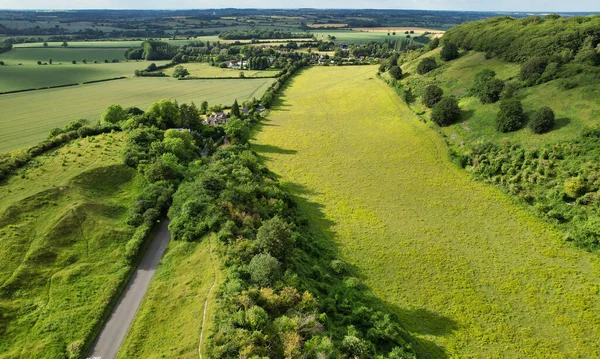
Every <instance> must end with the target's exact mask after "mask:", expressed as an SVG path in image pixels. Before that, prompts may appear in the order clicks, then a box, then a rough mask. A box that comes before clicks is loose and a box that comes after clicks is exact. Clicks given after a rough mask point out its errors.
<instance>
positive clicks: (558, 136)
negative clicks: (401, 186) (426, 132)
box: [380, 15, 600, 252]
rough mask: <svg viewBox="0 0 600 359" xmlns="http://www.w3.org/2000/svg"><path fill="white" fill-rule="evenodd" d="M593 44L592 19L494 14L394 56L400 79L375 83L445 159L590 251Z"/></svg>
mask: <svg viewBox="0 0 600 359" xmlns="http://www.w3.org/2000/svg"><path fill="white" fill-rule="evenodd" d="M598 44H600V16H588V17H580V16H577V17H571V18H560V17H558V16H555V15H552V16H546V17H539V16H532V17H529V18H526V19H520V20H515V19H511V18H508V17H501V18H494V19H489V20H484V21H477V22H472V23H466V24H463V25H460V26H457V27H456V28H453V29H452V30H450V31H448V32H447V33H446V35H444V36H443V38H442V40H441V47H440V48H434V47H435V46H433V45H428V50H429V51H427V50H417V51H414V52H412V53H409V54H406V55H404V56H402V57H401V58H400V59H399V61H398V64H399V65H401V67H402V72H403V75H402V76H401V77H400V79H398V80H395V79H394V78H393V77H392V76H391V75H390V74H388V73H384V74H382V75H381V77H382V78H384V79H385V80H386V81H387V82H388V83H389V84H390V85H392V86H393V87H395V88H396V90H397V91H398V93H399V94H400V95H402V96H403V98H404V100H405V102H406V103H407V104H408V105H409V107H410V108H411V109H412V110H413V112H415V113H416V114H417V115H419V116H420V117H421V119H422V120H423V121H426V122H429V123H430V124H431V126H432V127H434V128H436V130H438V131H439V132H440V133H441V134H442V136H443V137H444V138H445V139H446V142H447V143H448V145H449V146H450V152H451V157H452V158H453V160H454V161H455V163H457V164H458V165H460V166H461V167H464V168H465V169H467V170H468V171H470V172H471V173H472V174H473V175H474V177H475V178H477V179H480V180H482V181H485V182H488V183H492V184H494V185H496V186H498V187H500V188H502V189H503V190H505V191H506V192H507V193H509V194H511V195H513V196H514V198H515V199H518V200H521V201H523V203H524V204H526V205H528V206H531V209H532V210H533V212H534V213H535V214H536V215H538V216H539V217H540V218H543V219H544V220H547V221H548V222H551V223H553V224H555V225H556V226H557V227H558V228H560V229H561V230H563V231H564V233H565V237H564V238H565V240H567V241H572V242H574V243H575V244H577V245H578V246H581V247H583V248H586V249H587V250H590V251H597V252H600V221H599V220H597V218H600V217H598V215H599V214H600V167H599V166H598V163H600V151H598V148H600V52H599V49H598ZM384 70H385V66H383V67H380V71H384ZM396 78H397V77H396ZM457 105H458V106H457ZM435 123H438V124H440V125H441V126H438V125H436V124H435Z"/></svg>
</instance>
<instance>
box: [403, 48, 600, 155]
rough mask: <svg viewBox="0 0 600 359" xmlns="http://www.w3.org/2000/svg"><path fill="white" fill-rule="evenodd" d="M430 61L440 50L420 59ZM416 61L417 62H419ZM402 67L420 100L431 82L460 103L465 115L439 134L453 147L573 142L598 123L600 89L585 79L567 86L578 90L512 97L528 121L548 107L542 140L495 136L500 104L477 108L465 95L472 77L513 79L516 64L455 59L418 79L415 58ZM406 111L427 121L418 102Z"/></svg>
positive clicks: (550, 86)
mask: <svg viewBox="0 0 600 359" xmlns="http://www.w3.org/2000/svg"><path fill="white" fill-rule="evenodd" d="M426 56H434V57H437V58H438V62H439V63H442V61H441V60H439V49H438V50H434V51H432V52H430V53H427V54H425V55H423V56H422V57H426ZM422 57H421V58H422ZM421 58H419V59H416V60H414V61H410V62H408V63H406V64H405V65H403V69H404V70H405V72H409V73H411V76H410V77H408V78H407V79H405V80H404V81H403V82H404V83H405V84H406V85H407V86H409V87H412V88H413V89H414V90H415V94H418V95H420V93H421V92H422V90H423V89H424V88H425V87H426V85H427V84H430V83H435V84H437V85H438V86H440V87H441V88H442V89H443V90H444V93H445V94H446V95H455V96H457V97H459V98H460V102H459V105H460V107H461V109H462V110H463V112H464V115H463V120H462V121H461V122H459V123H458V124H455V125H452V126H449V127H446V128H443V129H442V130H443V132H444V133H445V134H446V135H447V136H448V137H449V138H451V141H452V142H453V143H456V144H462V143H467V144H468V143H474V142H481V141H492V142H496V143H500V142H501V141H503V140H504V139H508V140H510V141H511V142H519V143H522V144H524V145H540V144H546V143H553V142H556V141H557V140H564V139H572V138H576V137H577V136H578V135H579V134H580V133H581V131H582V129H583V128H584V127H587V126H596V125H598V124H599V123H600V121H599V120H598V119H599V118H600V85H599V84H598V82H597V81H592V82H590V81H587V80H586V78H585V75H579V76H577V77H575V78H574V79H572V80H570V81H574V82H576V83H578V84H579V86H577V87H575V88H573V89H566V88H565V87H564V82H565V80H563V79H558V80H553V81H550V82H547V83H545V84H542V85H537V86H533V87H529V88H525V89H521V90H519V91H518V92H517V94H516V97H517V98H518V99H520V100H521V101H522V102H523V108H524V110H525V113H526V115H528V116H532V115H533V114H534V113H535V111H537V110H538V109H540V108H541V107H544V106H549V107H550V108H552V109H553V110H554V112H555V114H556V119H557V121H556V122H557V123H556V126H555V127H554V129H553V130H552V131H550V132H549V133H546V134H543V135H537V134H534V133H533V132H532V131H531V130H530V129H529V128H528V127H525V128H523V129H521V130H519V131H515V132H511V133H499V132H497V131H496V129H495V122H496V114H497V112H498V110H499V104H498V103H496V104H486V105H484V104H481V102H480V101H479V99H477V98H475V97H471V96H469V95H468V93H467V91H468V90H469V88H470V87H471V85H472V84H473V80H474V78H475V75H476V74H477V73H478V72H479V71H481V70H483V69H491V70H494V71H495V72H496V74H497V77H498V78H499V79H501V80H509V79H517V78H518V76H519V71H520V66H519V64H514V63H507V62H504V61H502V60H499V59H497V58H492V59H489V60H486V59H485V57H484V54H483V53H476V52H468V53H464V54H463V55H462V56H461V57H460V58H459V59H457V60H454V61H451V62H449V63H445V64H444V65H443V66H441V67H440V68H439V69H436V70H434V71H432V72H431V73H429V74H426V75H423V76H421V75H418V74H417V73H416V66H417V64H418V62H419V61H420V59H421ZM411 107H412V108H413V109H414V110H415V111H417V112H424V113H425V117H427V118H428V116H429V110H428V109H427V108H425V107H424V106H423V105H421V104H420V100H419V101H417V102H416V103H414V104H412V105H411Z"/></svg>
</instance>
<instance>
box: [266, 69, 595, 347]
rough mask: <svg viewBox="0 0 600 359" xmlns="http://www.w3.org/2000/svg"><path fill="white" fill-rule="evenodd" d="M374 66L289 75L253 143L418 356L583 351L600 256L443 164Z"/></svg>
mask: <svg viewBox="0 0 600 359" xmlns="http://www.w3.org/2000/svg"><path fill="white" fill-rule="evenodd" d="M376 71H377V68H376V67H329V68H327V67H316V68H312V69H309V70H305V71H304V72H303V73H302V74H301V75H299V76H298V77H296V78H295V79H294V80H292V82H291V85H290V86H289V88H288V89H287V90H286V92H285V95H284V96H283V97H282V98H281V103H280V105H279V107H276V108H275V109H274V110H273V111H272V112H271V114H270V115H269V118H268V121H267V122H266V123H265V126H264V127H263V129H262V131H261V132H259V133H257V134H256V138H255V150H257V151H258V152H259V153H260V154H261V155H262V156H263V157H264V159H265V160H266V162H267V164H268V166H269V168H270V169H271V170H273V171H274V172H275V173H276V174H278V175H279V176H281V181H282V182H283V184H284V186H285V187H286V188H287V189H289V190H290V191H292V193H293V194H295V195H296V196H297V197H298V198H299V201H300V208H301V210H302V212H303V213H305V214H306V215H307V216H308V217H309V222H310V223H311V224H312V229H313V230H314V231H317V232H318V233H320V234H322V235H326V236H328V237H330V239H332V240H334V241H335V242H336V243H337V244H338V245H339V250H340V252H341V254H342V255H343V257H345V259H346V260H348V261H349V262H350V263H351V264H352V265H354V266H356V268H357V270H358V272H359V273H358V274H359V275H360V277H361V279H363V280H364V281H365V283H366V284H367V285H368V286H369V287H370V288H371V289H372V290H373V292H374V293H375V294H376V295H377V296H378V297H379V298H381V299H382V300H383V301H384V302H386V303H387V304H388V305H389V306H390V308H391V309H392V310H393V311H394V312H396V313H397V314H398V315H399V317H400V321H401V322H402V323H403V324H404V325H405V327H406V328H407V329H408V330H409V331H410V332H411V333H412V334H413V335H414V336H415V338H416V340H415V346H416V349H417V351H418V352H419V353H420V354H421V356H422V357H444V356H448V357H453V358H585V357H587V358H589V357H596V356H597V354H598V352H599V351H600V342H598V337H599V336H600V302H599V301H598V295H599V293H600V258H598V256H597V255H593V254H590V253H587V252H584V251H581V250H580V249H577V248H574V247H571V246H569V245H568V244H564V243H563V241H562V239H561V234H560V233H557V232H556V231H555V230H554V229H553V228H551V227H549V226H548V225H546V224H544V223H542V222H541V221H539V220H537V219H536V218H534V217H533V216H532V215H530V214H529V213H528V212H526V211H525V210H524V209H522V208H521V207H518V206H516V205H514V204H513V203H512V202H511V201H510V199H509V198H508V197H506V196H505V195H503V194H502V193H500V191H499V190H497V189H495V188H492V187H489V186H487V185H484V184H482V183H478V182H475V181H473V180H471V179H470V178H469V175H468V174H467V173H465V172H463V171H462V170H461V169H459V168H457V167H455V166H454V165H452V164H451V163H450V162H449V160H448V156H447V148H446V147H445V145H444V143H443V141H442V139H441V138H440V137H439V136H438V135H437V134H436V133H435V131H433V130H432V129H430V128H429V127H427V125H425V124H423V123H422V122H420V121H418V119H417V118H416V117H415V116H414V115H413V114H412V113H411V112H410V111H409V109H408V108H407V107H406V106H405V105H404V104H403V103H402V101H401V100H400V99H399V98H398V96H396V94H395V93H394V91H393V89H391V88H389V87H388V85H386V84H385V83H383V82H382V81H380V80H378V79H377V78H376V77H375V73H376Z"/></svg>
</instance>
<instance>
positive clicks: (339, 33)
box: [311, 30, 414, 44]
mask: <svg viewBox="0 0 600 359" xmlns="http://www.w3.org/2000/svg"><path fill="white" fill-rule="evenodd" d="M392 31H393V30H392ZM392 31H390V35H389V36H388V34H387V32H372V31H369V32H367V31H352V30H314V31H311V32H312V33H313V34H314V35H315V37H316V38H317V40H323V41H327V36H328V35H332V36H335V41H337V42H352V43H359V44H360V43H365V42H369V41H380V42H381V41H384V40H386V39H388V40H400V39H403V38H405V37H406V36H407V35H406V34H404V32H396V35H392ZM413 35H414V34H413ZM413 35H411V36H413Z"/></svg>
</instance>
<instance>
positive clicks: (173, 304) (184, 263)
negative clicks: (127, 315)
mask: <svg viewBox="0 0 600 359" xmlns="http://www.w3.org/2000/svg"><path fill="white" fill-rule="evenodd" d="M210 250H211V249H210V244H209V240H208V239H206V240H203V241H201V242H197V243H188V242H181V241H171V242H170V243H169V247H168V248H167V252H166V254H165V257H164V258H163V259H162V261H161V264H160V266H159V267H158V270H157V272H156V275H155V277H154V278H153V280H152V284H151V286H150V289H149V290H148V293H147V294H146V297H145V298H144V302H143V303H142V306H141V307H140V309H139V311H138V313H137V315H136V318H135V321H134V322H133V326H132V327H131V329H130V331H129V333H128V334H127V338H126V339H125V342H124V343H123V345H122V347H121V351H120V352H119V356H118V357H119V358H197V357H198V340H199V338H200V327H201V323H202V316H203V312H204V303H205V300H206V297H207V295H208V292H209V290H210V288H211V286H212V284H213V281H214V280H215V272H214V270H213V264H212V260H211V255H210ZM212 259H214V260H216V254H213V256H212ZM217 275H218V276H219V277H220V274H219V273H217ZM214 293H215V291H214V290H213V292H211V299H209V305H208V308H207V315H206V319H207V322H208V321H209V320H210V319H211V318H213V315H211V314H213V312H214V310H215V308H214V303H215V302H214V301H212V297H213V296H214ZM206 325H207V328H206V329H205V332H204V338H208V336H209V332H208V331H207V329H208V330H209V329H210V327H211V324H210V323H207V324H206Z"/></svg>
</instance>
